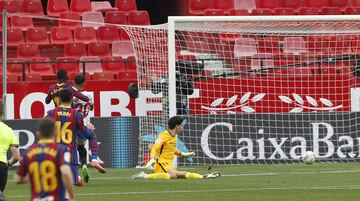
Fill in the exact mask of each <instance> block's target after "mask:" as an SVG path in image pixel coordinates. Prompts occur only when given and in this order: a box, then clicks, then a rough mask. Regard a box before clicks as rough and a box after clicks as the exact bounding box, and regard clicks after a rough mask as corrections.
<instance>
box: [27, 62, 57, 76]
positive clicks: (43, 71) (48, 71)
mask: <svg viewBox="0 0 360 201" xmlns="http://www.w3.org/2000/svg"><path fill="white" fill-rule="evenodd" d="M31 62H51V60H50V58H48V57H38V58H32V59H31ZM29 70H30V74H39V75H41V77H42V79H43V80H49V79H54V78H55V73H54V69H53V67H52V64H51V63H30V66H29Z"/></svg>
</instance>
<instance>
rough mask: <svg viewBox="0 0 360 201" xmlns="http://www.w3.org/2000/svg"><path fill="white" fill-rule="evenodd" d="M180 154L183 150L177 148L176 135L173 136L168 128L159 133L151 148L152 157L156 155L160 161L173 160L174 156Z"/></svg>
mask: <svg viewBox="0 0 360 201" xmlns="http://www.w3.org/2000/svg"><path fill="white" fill-rule="evenodd" d="M180 154H181V152H180V151H179V150H177V149H176V136H172V135H171V134H170V132H169V131H167V130H166V131H164V132H162V133H160V134H159V136H158V138H157V140H156V141H155V144H154V146H153V148H152V150H151V154H150V157H151V158H155V157H156V158H157V161H158V162H164V161H167V162H172V161H173V160H174V156H175V155H178V156H179V155H180Z"/></svg>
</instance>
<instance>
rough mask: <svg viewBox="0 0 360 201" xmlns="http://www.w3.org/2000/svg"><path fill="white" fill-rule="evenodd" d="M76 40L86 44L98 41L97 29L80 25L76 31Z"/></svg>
mask: <svg viewBox="0 0 360 201" xmlns="http://www.w3.org/2000/svg"><path fill="white" fill-rule="evenodd" d="M74 41H75V42H83V43H85V44H88V43H91V42H96V41H97V38H96V31H95V29H94V28H93V27H78V28H76V29H75V31H74Z"/></svg>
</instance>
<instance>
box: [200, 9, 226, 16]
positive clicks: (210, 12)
mask: <svg viewBox="0 0 360 201" xmlns="http://www.w3.org/2000/svg"><path fill="white" fill-rule="evenodd" d="M204 15H205V16H224V15H225V12H224V10H221V9H206V10H205V11H204Z"/></svg>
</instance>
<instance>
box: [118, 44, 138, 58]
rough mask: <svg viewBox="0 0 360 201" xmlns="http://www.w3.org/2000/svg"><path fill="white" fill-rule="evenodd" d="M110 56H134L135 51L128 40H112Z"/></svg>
mask: <svg viewBox="0 0 360 201" xmlns="http://www.w3.org/2000/svg"><path fill="white" fill-rule="evenodd" d="M112 56H121V57H123V58H127V57H129V56H135V51H134V48H133V46H132V43H131V42H130V41H114V42H113V43H112Z"/></svg>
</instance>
